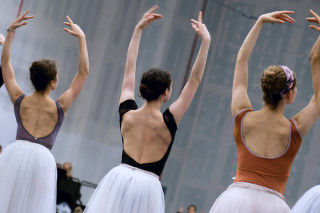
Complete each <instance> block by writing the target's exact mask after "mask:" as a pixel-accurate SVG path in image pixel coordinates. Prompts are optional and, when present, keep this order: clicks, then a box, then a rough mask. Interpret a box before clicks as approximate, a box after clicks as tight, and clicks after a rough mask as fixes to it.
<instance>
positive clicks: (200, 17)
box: [198, 11, 202, 23]
mask: <svg viewBox="0 0 320 213" xmlns="http://www.w3.org/2000/svg"><path fill="white" fill-rule="evenodd" d="M198 21H199V22H200V23H202V11H200V12H199V15H198Z"/></svg>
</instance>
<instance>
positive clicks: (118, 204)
mask: <svg viewBox="0 0 320 213" xmlns="http://www.w3.org/2000/svg"><path fill="white" fill-rule="evenodd" d="M157 8H158V6H154V7H152V8H151V9H150V10H149V11H147V12H146V13H145V14H144V15H143V17H142V18H141V20H140V21H139V23H138V24H137V26H136V27H135V30H134V33H133V36H132V39H131V42H130V44H129V48H128V53H127V61H126V68H125V74H124V79H123V84H122V90H121V97H120V106H119V113H120V128H121V135H122V141H123V153H122V160H121V164H120V165H119V166H117V167H115V168H113V169H112V170H111V171H110V172H109V173H108V174H107V175H106V176H105V177H104V178H103V179H102V181H101V182H100V183H99V186H98V188H97V189H96V191H95V192H94V194H93V196H92V197H91V199H90V201H89V203H88V205H87V208H86V209H85V212H87V213H91V212H92V213H96V212H107V213H109V212H117V213H127V212H132V213H138V212H139V213H150V212H152V213H163V212H164V211H165V204H164V195H163V190H162V187H161V183H160V181H159V176H160V174H161V173H162V170H163V168H164V166H165V163H166V161H167V158H168V156H169V153H170V150H171V147H172V144H173V140H174V136H175V133H176V130H177V124H178V123H179V122H180V120H181V118H182V116H183V115H184V113H185V112H186V110H187V109H188V107H189V105H190V104H191V101H192V99H193V96H194V94H195V92H196V90H197V88H198V86H199V84H200V82H201V79H202V75H203V72H204V68H205V64H206V60H207V55H208V50H209V46H210V40H211V38H210V34H209V32H208V30H207V28H206V26H205V25H204V24H203V23H202V13H201V12H200V13H199V17H198V21H195V20H191V21H192V23H191V25H192V27H193V29H194V30H195V31H196V33H197V34H198V35H199V36H200V37H201V38H202V44H201V47H200V50H199V53H198V56H197V59H196V61H195V63H194V65H193V68H192V71H191V75H190V78H189V81H188V82H187V84H186V85H185V87H184V89H183V90H182V92H181V95H180V97H179V98H178V100H176V101H175V102H174V103H173V104H171V105H170V107H169V108H168V109H167V110H166V111H165V112H164V113H161V112H160V109H161V106H162V103H165V102H167V101H168V100H169V98H170V95H171V90H172V84H171V76H170V74H169V73H168V72H167V71H163V70H160V69H157V68H151V69H149V70H148V71H146V72H145V73H144V74H143V75H142V78H141V84H140V94H141V96H142V98H143V99H145V100H146V101H145V103H144V105H143V106H142V107H141V108H138V107H137V105H136V103H135V101H134V86H135V72H136V61H137V57H138V49H139V43H140V38H141V34H142V31H143V30H144V29H145V28H146V27H147V26H148V25H149V24H150V23H151V22H153V21H155V20H157V19H159V18H162V16H161V15H160V14H157V13H154V11H155V10H156V9H157Z"/></svg>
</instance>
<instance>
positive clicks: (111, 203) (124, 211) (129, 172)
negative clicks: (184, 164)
mask: <svg viewBox="0 0 320 213" xmlns="http://www.w3.org/2000/svg"><path fill="white" fill-rule="evenodd" d="M111 212H112V213H115V212H117V213H128V212H130V213H151V212H152V213H164V195H163V190H162V187H161V184H160V181H159V177H158V176H157V175H155V174H153V173H151V172H147V171H144V170H140V169H137V168H135V167H131V166H129V165H126V164H121V165H120V166H117V167H115V168H113V169H112V170H111V171H110V172H109V173H108V174H107V175H106V176H105V177H104V178H103V179H102V180H101V182H100V183H99V185H98V187H97V189H96V190H95V192H94V194H93V195H92V197H91V199H90V201H89V203H88V205H87V207H86V209H85V213H111Z"/></svg>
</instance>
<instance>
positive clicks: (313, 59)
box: [309, 51, 320, 63]
mask: <svg viewBox="0 0 320 213" xmlns="http://www.w3.org/2000/svg"><path fill="white" fill-rule="evenodd" d="M309 60H310V62H311V63H318V62H320V55H319V54H316V53H314V51H311V53H310V55H309Z"/></svg>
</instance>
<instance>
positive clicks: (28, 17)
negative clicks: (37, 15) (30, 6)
mask: <svg viewBox="0 0 320 213" xmlns="http://www.w3.org/2000/svg"><path fill="white" fill-rule="evenodd" d="M31 18H34V15H32V16H24V17H23V20H27V19H31Z"/></svg>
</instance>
